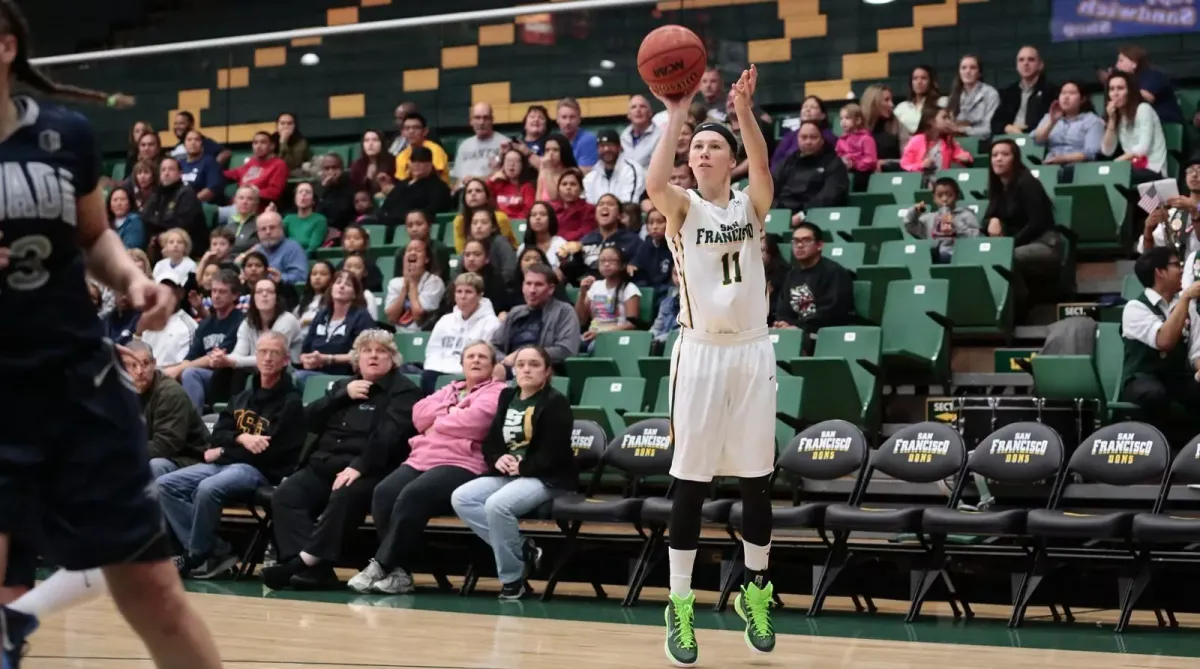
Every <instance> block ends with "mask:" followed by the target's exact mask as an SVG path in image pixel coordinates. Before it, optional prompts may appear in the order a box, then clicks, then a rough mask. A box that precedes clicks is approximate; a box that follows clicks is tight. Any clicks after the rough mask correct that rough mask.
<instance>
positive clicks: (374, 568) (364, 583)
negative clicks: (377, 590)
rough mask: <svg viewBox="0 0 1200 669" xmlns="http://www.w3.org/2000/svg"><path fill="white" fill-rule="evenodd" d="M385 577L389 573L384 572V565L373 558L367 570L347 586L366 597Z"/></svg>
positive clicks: (355, 576) (357, 575)
mask: <svg viewBox="0 0 1200 669" xmlns="http://www.w3.org/2000/svg"><path fill="white" fill-rule="evenodd" d="M384 576H387V572H385V571H383V565H381V564H379V563H378V562H376V561H375V559H374V558H372V559H371V562H370V563H369V564H367V568H366V569H364V570H362V571H360V572H358V573H357V574H355V575H354V578H351V579H350V582H349V583H348V584H347V585H349V586H350V589H351V590H353V591H354V592H357V593H359V594H361V595H365V594H367V593H369V592H371V587H372V586H374V585H375V583H376V582H377V581H379V580H380V579H382V578H383V577H384Z"/></svg>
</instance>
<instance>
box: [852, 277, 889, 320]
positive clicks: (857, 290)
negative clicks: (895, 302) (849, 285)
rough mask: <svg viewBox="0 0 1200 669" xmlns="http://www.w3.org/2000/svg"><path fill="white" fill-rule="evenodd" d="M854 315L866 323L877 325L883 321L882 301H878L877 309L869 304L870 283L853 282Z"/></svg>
mask: <svg viewBox="0 0 1200 669" xmlns="http://www.w3.org/2000/svg"><path fill="white" fill-rule="evenodd" d="M854 313H855V315H857V316H858V317H859V318H861V319H863V320H864V321H866V322H867V323H878V322H879V321H880V320H882V319H883V301H882V300H880V302H879V307H878V308H875V305H874V304H872V303H871V282H870V281H855V282H854Z"/></svg>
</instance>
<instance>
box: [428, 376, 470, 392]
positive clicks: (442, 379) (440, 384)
mask: <svg viewBox="0 0 1200 669" xmlns="http://www.w3.org/2000/svg"><path fill="white" fill-rule="evenodd" d="M462 380H463V375H462V374H442V375H441V376H439V377H438V379H437V382H435V383H434V384H433V389H434V390H441V389H442V388H445V387H446V386H448V385H450V384H451V383H454V382H455V381H462Z"/></svg>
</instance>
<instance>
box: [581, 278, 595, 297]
mask: <svg viewBox="0 0 1200 669" xmlns="http://www.w3.org/2000/svg"><path fill="white" fill-rule="evenodd" d="M594 285H596V277H594V276H585V277H583V280H582V281H580V282H579V294H580V295H583V294H585V293H587V292H588V290H590V289H591V287H592V286H594Z"/></svg>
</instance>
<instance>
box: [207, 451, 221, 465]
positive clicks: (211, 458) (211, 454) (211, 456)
mask: <svg viewBox="0 0 1200 669" xmlns="http://www.w3.org/2000/svg"><path fill="white" fill-rule="evenodd" d="M219 457H221V449H219V448H210V449H208V450H207V451H204V461H205V462H216V461H217V458H219Z"/></svg>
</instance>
